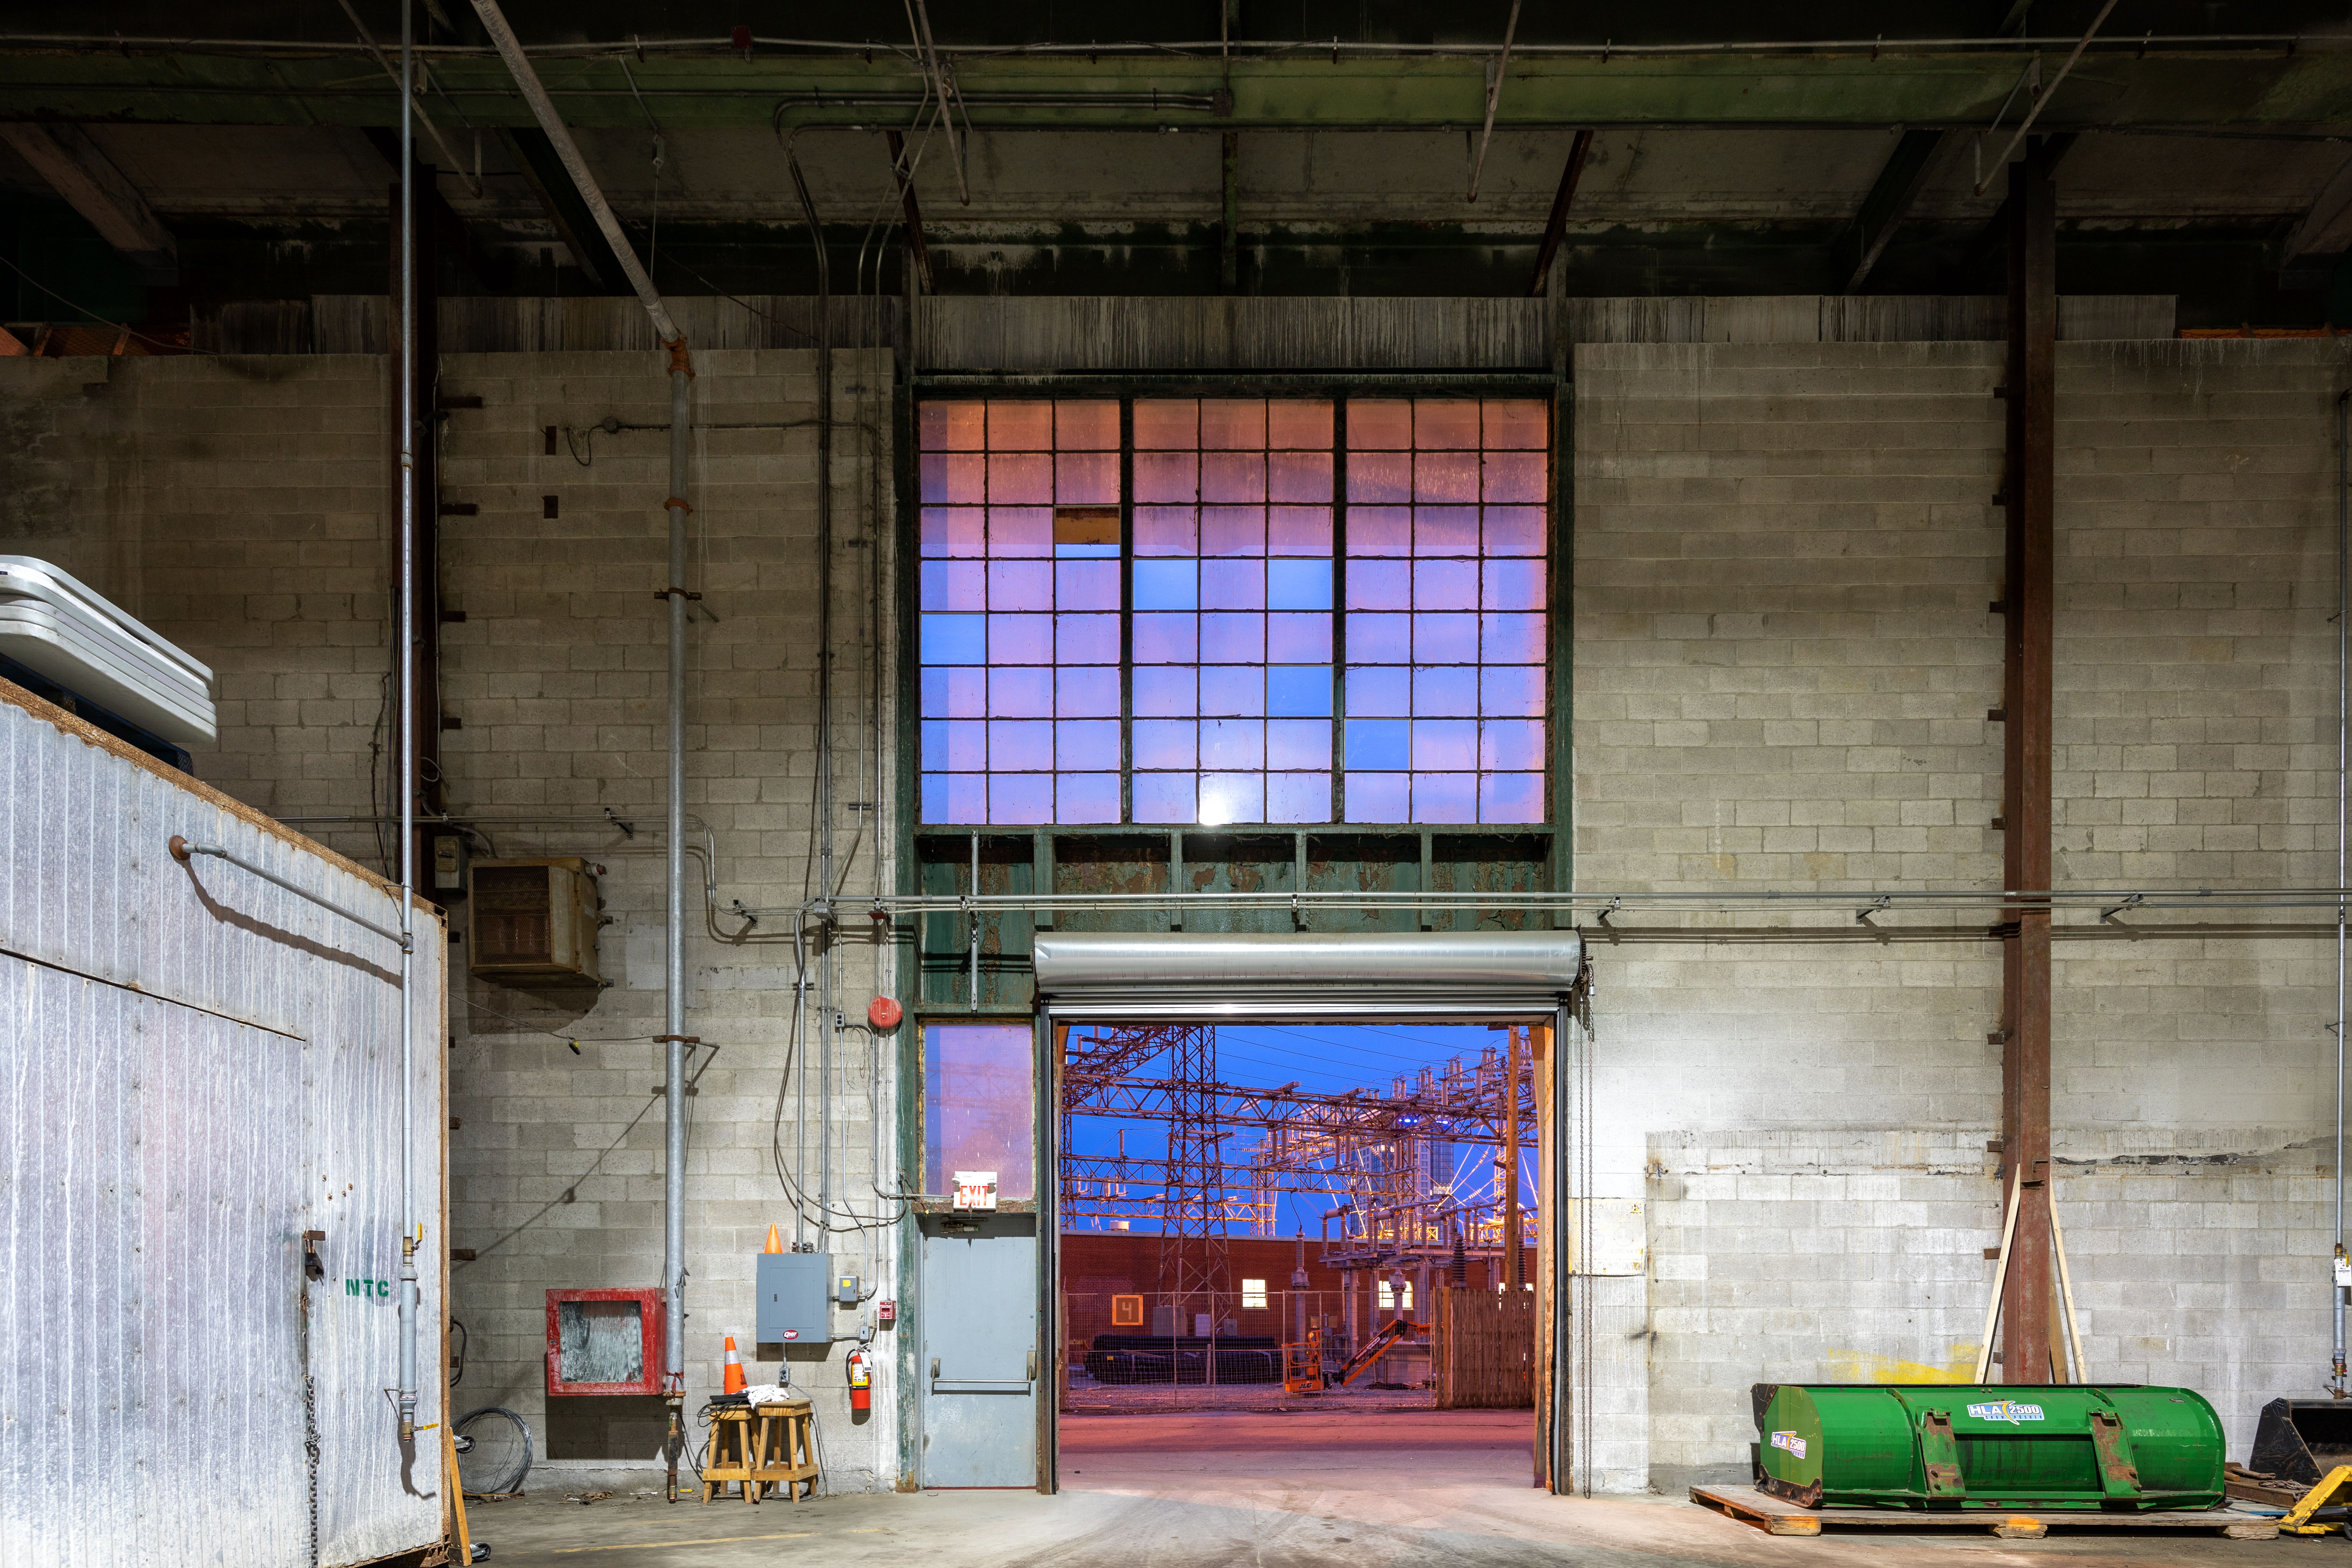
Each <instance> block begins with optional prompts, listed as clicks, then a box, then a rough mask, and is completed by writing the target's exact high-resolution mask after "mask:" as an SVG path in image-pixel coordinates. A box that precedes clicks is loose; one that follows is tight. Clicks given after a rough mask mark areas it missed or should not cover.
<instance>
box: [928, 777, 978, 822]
mask: <svg viewBox="0 0 2352 1568" xmlns="http://www.w3.org/2000/svg"><path fill="white" fill-rule="evenodd" d="M923 820H924V821H925V822H986V821H987V820H988V775H987V774H985V773H925V774H924V775H923Z"/></svg>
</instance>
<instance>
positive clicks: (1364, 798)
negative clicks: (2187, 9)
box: [1348, 724, 1412, 822]
mask: <svg viewBox="0 0 2352 1568" xmlns="http://www.w3.org/2000/svg"><path fill="white" fill-rule="evenodd" d="M1348 728H1349V729H1350V730H1353V729H1354V728H1355V726H1354V725H1353V724H1350V725H1349V726H1348ZM1411 776H1412V775H1411V774H1408V773H1349V775H1348V820H1349V821H1350V822H1411V821H1412V806H1411V804H1410V801H1409V798H1408V795H1407V780H1408V779H1410V778H1411Z"/></svg>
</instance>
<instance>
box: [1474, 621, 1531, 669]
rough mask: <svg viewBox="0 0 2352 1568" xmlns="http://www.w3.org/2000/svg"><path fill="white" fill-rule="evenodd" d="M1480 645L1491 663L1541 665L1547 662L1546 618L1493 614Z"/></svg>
mask: <svg viewBox="0 0 2352 1568" xmlns="http://www.w3.org/2000/svg"><path fill="white" fill-rule="evenodd" d="M1479 642H1480V646H1481V647H1482V648H1483V650H1484V652H1485V653H1486V662H1487V663H1489V664H1539V663H1541V662H1542V661H1543V644H1544V618H1543V617H1542V616H1528V615H1490V616H1486V626H1485V627H1484V629H1483V632H1482V634H1481V636H1480V638H1479Z"/></svg>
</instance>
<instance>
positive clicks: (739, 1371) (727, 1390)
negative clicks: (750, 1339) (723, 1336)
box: [719, 1334, 743, 1394]
mask: <svg viewBox="0 0 2352 1568" xmlns="http://www.w3.org/2000/svg"><path fill="white" fill-rule="evenodd" d="M719 1392H720V1393H722V1394H740V1393H742V1392H743V1358H742V1356H741V1355H740V1354H739V1353H737V1352H736V1349H735V1336H734V1335H733V1334H730V1335H728V1336H727V1382H726V1384H725V1385H724V1386H723V1387H722V1388H721V1389H720V1390H719Z"/></svg>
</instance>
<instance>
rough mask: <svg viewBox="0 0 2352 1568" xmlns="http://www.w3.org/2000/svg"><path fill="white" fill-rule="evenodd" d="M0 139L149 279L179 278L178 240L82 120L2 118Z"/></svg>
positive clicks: (169, 279) (172, 279)
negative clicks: (42, 121)
mask: <svg viewBox="0 0 2352 1568" xmlns="http://www.w3.org/2000/svg"><path fill="white" fill-rule="evenodd" d="M0 139H5V141H6V142H7V143H8V145H9V146H11V147H13V148H15V149H16V155H17V156H18V157H20V158H22V159H24V160H25V162H26V163H30V164H31V165H32V166H33V171H34V173H36V174H39V175H40V176H41V178H42V179H44V180H46V181H47V182H48V185H49V188H50V189H51V190H53V191H55V192H57V194H58V195H60V196H62V197H64V198H65V200H66V203H67V205H69V206H71V207H72V208H73V210H74V211H76V212H78V213H79V214H80V215H81V216H82V217H83V218H84V219H86V220H87V221H88V222H89V226H90V227H92V228H94V229H96V230H98V232H99V237H100V238H102V239H104V240H105V241H106V243H107V244H109V245H110V246H112V247H114V248H115V249H117V250H119V251H121V253H122V254H123V255H124V256H126V257H128V258H130V259H131V260H132V261H134V262H136V263H138V265H139V267H140V269H141V270H142V271H143V272H144V273H145V274H146V275H147V279H148V280H149V281H150V282H153V283H166V284H168V283H175V282H177V281H178V280H179V271H180V247H179V242H178V241H177V240H175V239H173V237H172V231H171V230H170V229H168V228H165V227H164V226H163V220H162V219H161V218H158V217H157V216H155V212H154V209H153V208H152V207H150V206H149V205H147V198H146V197H144V196H142V195H140V194H139V189H138V187H137V186H135V185H133V184H131V182H130V180H128V179H127V178H125V177H124V176H123V173H122V171H121V170H120V169H118V168H116V167H115V166H114V163H113V160H111V159H110V158H109V157H107V155H106V154H105V153H102V152H100V150H99V146H98V143H97V142H92V141H91V140H90V139H89V133H88V132H84V131H83V130H82V128H81V127H80V126H79V125H35V124H27V123H24V122H16V123H0Z"/></svg>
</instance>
